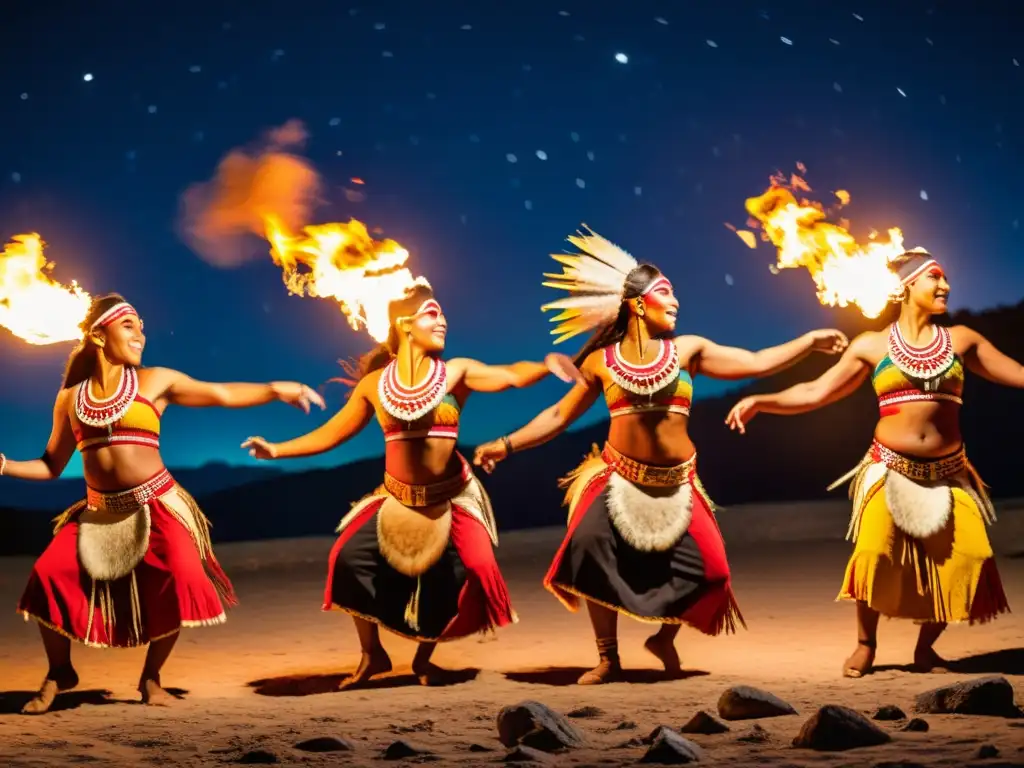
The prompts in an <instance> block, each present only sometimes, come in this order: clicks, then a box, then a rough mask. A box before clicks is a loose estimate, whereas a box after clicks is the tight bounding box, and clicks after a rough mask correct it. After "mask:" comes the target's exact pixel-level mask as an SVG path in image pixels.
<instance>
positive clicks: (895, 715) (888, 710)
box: [872, 704, 907, 720]
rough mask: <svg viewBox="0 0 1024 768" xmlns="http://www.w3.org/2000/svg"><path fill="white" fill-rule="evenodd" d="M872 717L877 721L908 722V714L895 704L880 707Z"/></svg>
mask: <svg viewBox="0 0 1024 768" xmlns="http://www.w3.org/2000/svg"><path fill="white" fill-rule="evenodd" d="M872 717H874V719H875V720H906V718H907V713H906V712H904V711H903V710H902V709H900V708H899V707H897V706H895V705H893V704H886V705H885V706H884V707H879V708H878V711H877V712H875V714H874V715H873V716H872Z"/></svg>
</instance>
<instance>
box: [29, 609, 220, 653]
mask: <svg viewBox="0 0 1024 768" xmlns="http://www.w3.org/2000/svg"><path fill="white" fill-rule="evenodd" d="M18 614H19V615H20V616H21V617H22V618H23V619H24V620H25V621H26V622H28V621H30V620H31V621H34V622H36V623H37V624H40V625H42V626H44V627H46V628H47V629H49V630H51V631H53V632H56V633H57V634H58V635H60V636H61V637H66V638H67V639H68V640H74V641H75V642H76V643H80V644H81V645H84V646H86V647H88V648H115V649H119V650H120V649H127V648H140V647H142V646H144V645H146V644H147V643H139V642H134V643H128V644H127V645H111V644H109V643H97V642H95V641H93V640H86V639H84V638H81V637H78V636H76V635H73V634H71V633H70V632H68V631H67V630H66V629H63V628H61V627H58V626H57V625H56V624H51V623H50V622H48V621H46V620H45V619H43V618H41V617H39V616H36V615H35V614H34V613H29V612H28V611H18ZM227 620H228V617H227V614H225V613H222V614H221V615H220V616H217V617H216V618H213V619H204V620H201V621H182V622H181V623H180V624H179V625H178V627H177V629H172V630H171V631H170V632H164V633H163V634H160V635H154V636H153V637H151V638H149V642H150V643H154V642H156V641H157V640H163V639H164V638H168V637H172V636H173V635H177V634H178V633H179V632H180V631H181V630H182V629H183V628H184V629H194V628H198V627H212V626H216V625H220V624H224V623H225V622H226V621H227Z"/></svg>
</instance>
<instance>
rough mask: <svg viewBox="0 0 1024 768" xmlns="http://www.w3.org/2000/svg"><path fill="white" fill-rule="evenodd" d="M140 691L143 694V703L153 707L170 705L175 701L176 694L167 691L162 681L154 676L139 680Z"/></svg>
mask: <svg viewBox="0 0 1024 768" xmlns="http://www.w3.org/2000/svg"><path fill="white" fill-rule="evenodd" d="M139 693H141V694H142V703H143V704H148V705H149V706H151V707H169V706H170V705H171V704H172V703H173V702H174V695H173V694H170V693H168V692H167V691H165V690H164V689H163V688H162V687H161V686H160V681H159V680H154V679H153V678H148V679H145V680H140V681H139Z"/></svg>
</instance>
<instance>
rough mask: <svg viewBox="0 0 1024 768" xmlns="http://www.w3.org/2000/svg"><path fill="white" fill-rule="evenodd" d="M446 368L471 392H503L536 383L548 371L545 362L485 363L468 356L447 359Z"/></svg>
mask: <svg viewBox="0 0 1024 768" xmlns="http://www.w3.org/2000/svg"><path fill="white" fill-rule="evenodd" d="M448 370H449V371H451V372H454V373H456V374H457V375H460V376H461V382H462V383H463V384H465V385H466V388H467V389H469V390H470V391H472V392H504V391H505V390H506V389H522V388H523V387H530V386H533V385H534V384H536V383H537V382H538V381H540V380H541V379H543V378H544V377H545V376H547V375H548V374H549V373H550V370H548V366H547V365H546V364H545V363H531V362H521V363H512V364H511V365H487V364H486V363H481V362H480V361H479V360H472V359H470V358H468V357H457V358H455V359H453V360H449V361H448Z"/></svg>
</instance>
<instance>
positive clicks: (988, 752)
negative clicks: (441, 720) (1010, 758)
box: [978, 744, 999, 760]
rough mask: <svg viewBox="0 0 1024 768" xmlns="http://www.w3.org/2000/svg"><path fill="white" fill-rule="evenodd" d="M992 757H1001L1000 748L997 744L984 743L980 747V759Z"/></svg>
mask: <svg viewBox="0 0 1024 768" xmlns="http://www.w3.org/2000/svg"><path fill="white" fill-rule="evenodd" d="M992 757H999V748H998V747H997V746H996V745H995V744H982V745H981V746H980V747H978V759H979V760H988V759H989V758H992Z"/></svg>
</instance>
